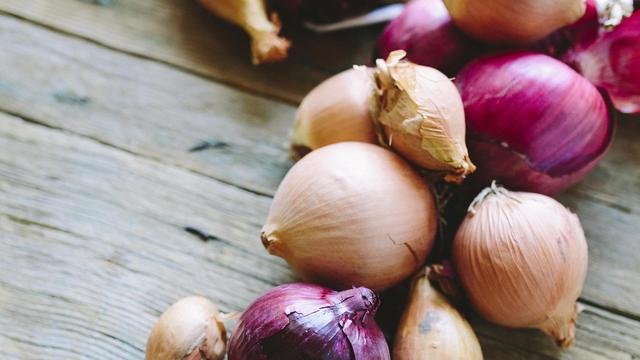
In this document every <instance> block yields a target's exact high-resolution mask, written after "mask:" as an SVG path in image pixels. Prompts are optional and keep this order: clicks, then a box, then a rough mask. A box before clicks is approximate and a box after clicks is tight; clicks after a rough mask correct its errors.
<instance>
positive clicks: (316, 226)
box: [261, 142, 438, 291]
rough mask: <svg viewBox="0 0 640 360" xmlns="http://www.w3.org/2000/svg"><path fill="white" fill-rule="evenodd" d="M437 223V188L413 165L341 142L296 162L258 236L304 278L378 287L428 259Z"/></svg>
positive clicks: (373, 149) (333, 284) (345, 285)
mask: <svg viewBox="0 0 640 360" xmlns="http://www.w3.org/2000/svg"><path fill="white" fill-rule="evenodd" d="M437 222H438V221H437V211H436V207H435V200H434V197H433V194H432V193H431V191H430V189H429V188H428V186H427V185H425V183H424V182H423V181H422V179H421V178H420V176H419V175H418V174H417V173H415V172H414V171H413V170H412V169H411V167H410V166H409V165H408V164H406V163H405V162H404V161H403V160H402V159H401V158H399V157H398V156H397V155H395V154H393V153H392V152H390V151H388V150H385V149H383V148H381V147H379V146H375V145H371V144H365V143H356V142H344V143H339V144H334V145H329V146H326V147H323V148H321V149H319V150H316V151H314V152H312V153H310V154H309V155H307V156H305V157H304V158H303V159H302V160H300V161H299V162H298V163H297V164H295V165H294V166H293V167H292V168H291V170H290V171H289V173H288V174H287V175H286V176H285V178H284V180H283V181H282V183H281V184H280V186H279V187H278V190H277V192H276V194H275V197H274V199H273V203H272V205H271V209H270V210H269V215H268V217H267V221H266V224H265V225H264V227H263V228H262V234H261V238H262V242H263V244H264V246H265V247H266V248H267V250H268V251H269V252H270V253H271V254H273V255H277V256H280V257H282V258H284V259H285V260H286V261H287V262H288V263H289V265H290V266H291V267H292V268H293V270H294V271H295V272H296V273H298V274H299V275H301V276H302V278H303V279H305V281H309V282H315V283H320V284H323V285H328V286H331V287H334V288H339V289H345V288H350V287H351V286H366V287H368V288H371V289H373V290H376V291H377V290H383V289H386V288H388V287H390V286H392V285H395V284H397V283H399V282H400V281H402V280H403V279H405V278H406V277H408V276H409V275H411V273H413V272H414V271H415V270H416V269H417V268H418V267H419V266H420V265H421V264H422V263H423V262H424V260H425V258H426V257H427V254H428V253H429V251H430V249H431V247H432V244H433V242H434V238H435V234H436V228H437Z"/></svg>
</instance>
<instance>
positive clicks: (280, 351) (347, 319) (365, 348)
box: [229, 283, 390, 360]
mask: <svg viewBox="0 0 640 360" xmlns="http://www.w3.org/2000/svg"><path fill="white" fill-rule="evenodd" d="M379 303H380V302H379V300H378V297H377V296H376V294H375V293H374V292H373V291H371V290H369V289H367V288H353V289H349V290H345V291H342V292H335V291H333V290H331V289H327V288H323V287H320V286H317V285H311V284H303V283H297V284H287V285H281V286H278V287H276V288H274V289H272V290H271V291H269V292H268V293H266V294H264V295H262V296H261V297H260V298H258V299H257V300H256V301H255V302H254V303H253V304H252V305H250V306H249V308H248V309H247V310H246V311H245V312H244V314H243V315H242V317H241V318H240V320H239V322H238V325H237V326H236V328H235V330H234V331H233V336H232V337H231V340H230V342H229V360H245V359H252V360H254V359H255V360H268V359H278V360H287V359H318V360H323V359H327V360H329V359H345V360H359V359H380V360H388V359H390V357H389V348H388V346H387V343H386V341H385V339H384V335H383V334H382V331H381V330H380V328H379V327H378V325H377V324H376V322H375V318H374V316H375V313H376V311H377V309H378V306H379Z"/></svg>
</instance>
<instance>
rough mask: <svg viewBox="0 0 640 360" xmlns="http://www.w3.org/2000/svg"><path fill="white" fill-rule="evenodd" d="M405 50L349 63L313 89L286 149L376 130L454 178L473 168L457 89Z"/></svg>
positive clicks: (413, 158)
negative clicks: (373, 61) (368, 63)
mask: <svg viewBox="0 0 640 360" xmlns="http://www.w3.org/2000/svg"><path fill="white" fill-rule="evenodd" d="M405 54H406V53H405V52H404V51H394V52H392V53H391V54H390V55H389V58H388V59H387V61H386V62H385V61H384V60H381V59H380V60H378V62H377V67H376V68H375V69H367V68H365V67H357V68H354V69H350V70H347V71H344V72H342V73H340V74H338V75H336V76H333V77H331V78H329V79H328V80H326V81H325V82H323V83H322V84H320V85H319V86H317V87H316V88H315V89H313V90H312V91H311V92H310V93H309V94H308V95H307V96H306V97H305V98H304V100H303V101H302V103H301V104H300V107H299V108H298V112H297V114H296V124H295V127H294V133H293V138H292V144H291V152H292V155H293V156H292V157H293V158H294V159H298V158H300V157H302V156H304V155H305V154H306V153H308V152H309V151H311V150H315V149H318V148H320V147H323V146H326V145H329V144H335V143H338V142H343V141H360V142H368V143H375V142H376V135H377V136H378V142H380V143H382V144H384V145H385V146H388V147H390V148H392V149H393V150H394V151H396V152H397V153H399V154H400V155H401V156H403V157H404V158H405V159H406V160H408V161H409V162H411V163H413V164H414V165H417V166H420V167H422V168H424V169H426V170H431V171H435V172H442V173H444V174H445V180H446V181H451V182H458V183H459V182H462V180H463V179H464V178H465V177H466V176H467V175H468V174H470V173H472V172H473V171H474V170H475V166H474V165H473V164H472V163H471V160H470V159H469V155H468V152H467V147H466V144H465V119H464V107H463V104H462V100H461V98H460V94H459V93H458V90H457V89H456V87H455V85H454V84H453V83H452V82H451V80H449V79H448V78H447V77H446V76H445V75H444V74H442V73H441V72H439V71H438V70H436V69H433V68H430V67H426V66H420V65H416V64H413V63H411V62H408V61H405V60H402V59H403V58H404V56H405Z"/></svg>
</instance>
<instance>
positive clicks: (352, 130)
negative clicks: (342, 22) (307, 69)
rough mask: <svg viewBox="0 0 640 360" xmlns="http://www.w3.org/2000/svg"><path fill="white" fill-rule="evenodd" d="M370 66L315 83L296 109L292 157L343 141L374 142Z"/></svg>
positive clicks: (295, 157)
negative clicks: (316, 84)
mask: <svg viewBox="0 0 640 360" xmlns="http://www.w3.org/2000/svg"><path fill="white" fill-rule="evenodd" d="M372 71H373V70H371V69H366V68H364V67H362V68H358V69H349V70H345V71H343V72H341V73H339V74H337V75H334V76H332V77H330V78H329V79H327V80H325V81H324V82H322V83H321V84H320V85H318V86H316V87H315V88H314V89H313V90H311V92H310V93H309V94H307V95H306V96H305V97H304V99H303V100H302V103H300V106H299V107H298V111H297V112H296V120H295V125H294V129H293V136H292V139H291V157H292V158H293V159H294V160H298V159H300V158H302V157H303V156H304V155H306V154H307V153H309V152H310V151H312V150H315V149H318V148H321V147H323V146H326V145H330V144H335V143H338V142H344V141H360V142H367V143H371V144H376V143H377V142H378V139H377V137H376V132H375V127H374V126H373V118H372V116H371V107H372V96H373V90H374V84H373V76H372Z"/></svg>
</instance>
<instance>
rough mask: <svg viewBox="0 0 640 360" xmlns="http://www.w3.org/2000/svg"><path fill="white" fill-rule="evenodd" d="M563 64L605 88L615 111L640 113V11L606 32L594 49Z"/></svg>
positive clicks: (580, 52)
mask: <svg viewBox="0 0 640 360" xmlns="http://www.w3.org/2000/svg"><path fill="white" fill-rule="evenodd" d="M564 61H566V62H567V63H569V64H571V65H572V66H574V67H575V68H576V69H577V70H578V72H580V73H581V74H582V75H583V76H584V77H585V78H587V79H588V80H589V81H591V82H592V83H593V84H594V85H596V86H598V87H602V88H604V89H606V90H607V93H608V94H609V96H610V97H611V100H612V101H613V104H614V106H615V107H616V109H618V110H619V111H621V112H623V113H631V114H638V113H640V11H635V12H634V13H633V14H632V15H631V16H630V17H629V18H627V19H625V20H623V21H622V22H621V23H620V25H618V26H616V27H615V28H614V29H612V30H610V31H607V32H605V33H603V34H602V35H601V36H600V37H599V38H598V39H597V40H596V41H595V42H594V43H593V44H592V45H591V46H588V47H586V48H584V47H579V46H578V47H576V48H575V49H573V50H571V51H570V53H569V54H568V55H567V56H566V57H565V58H564Z"/></svg>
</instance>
